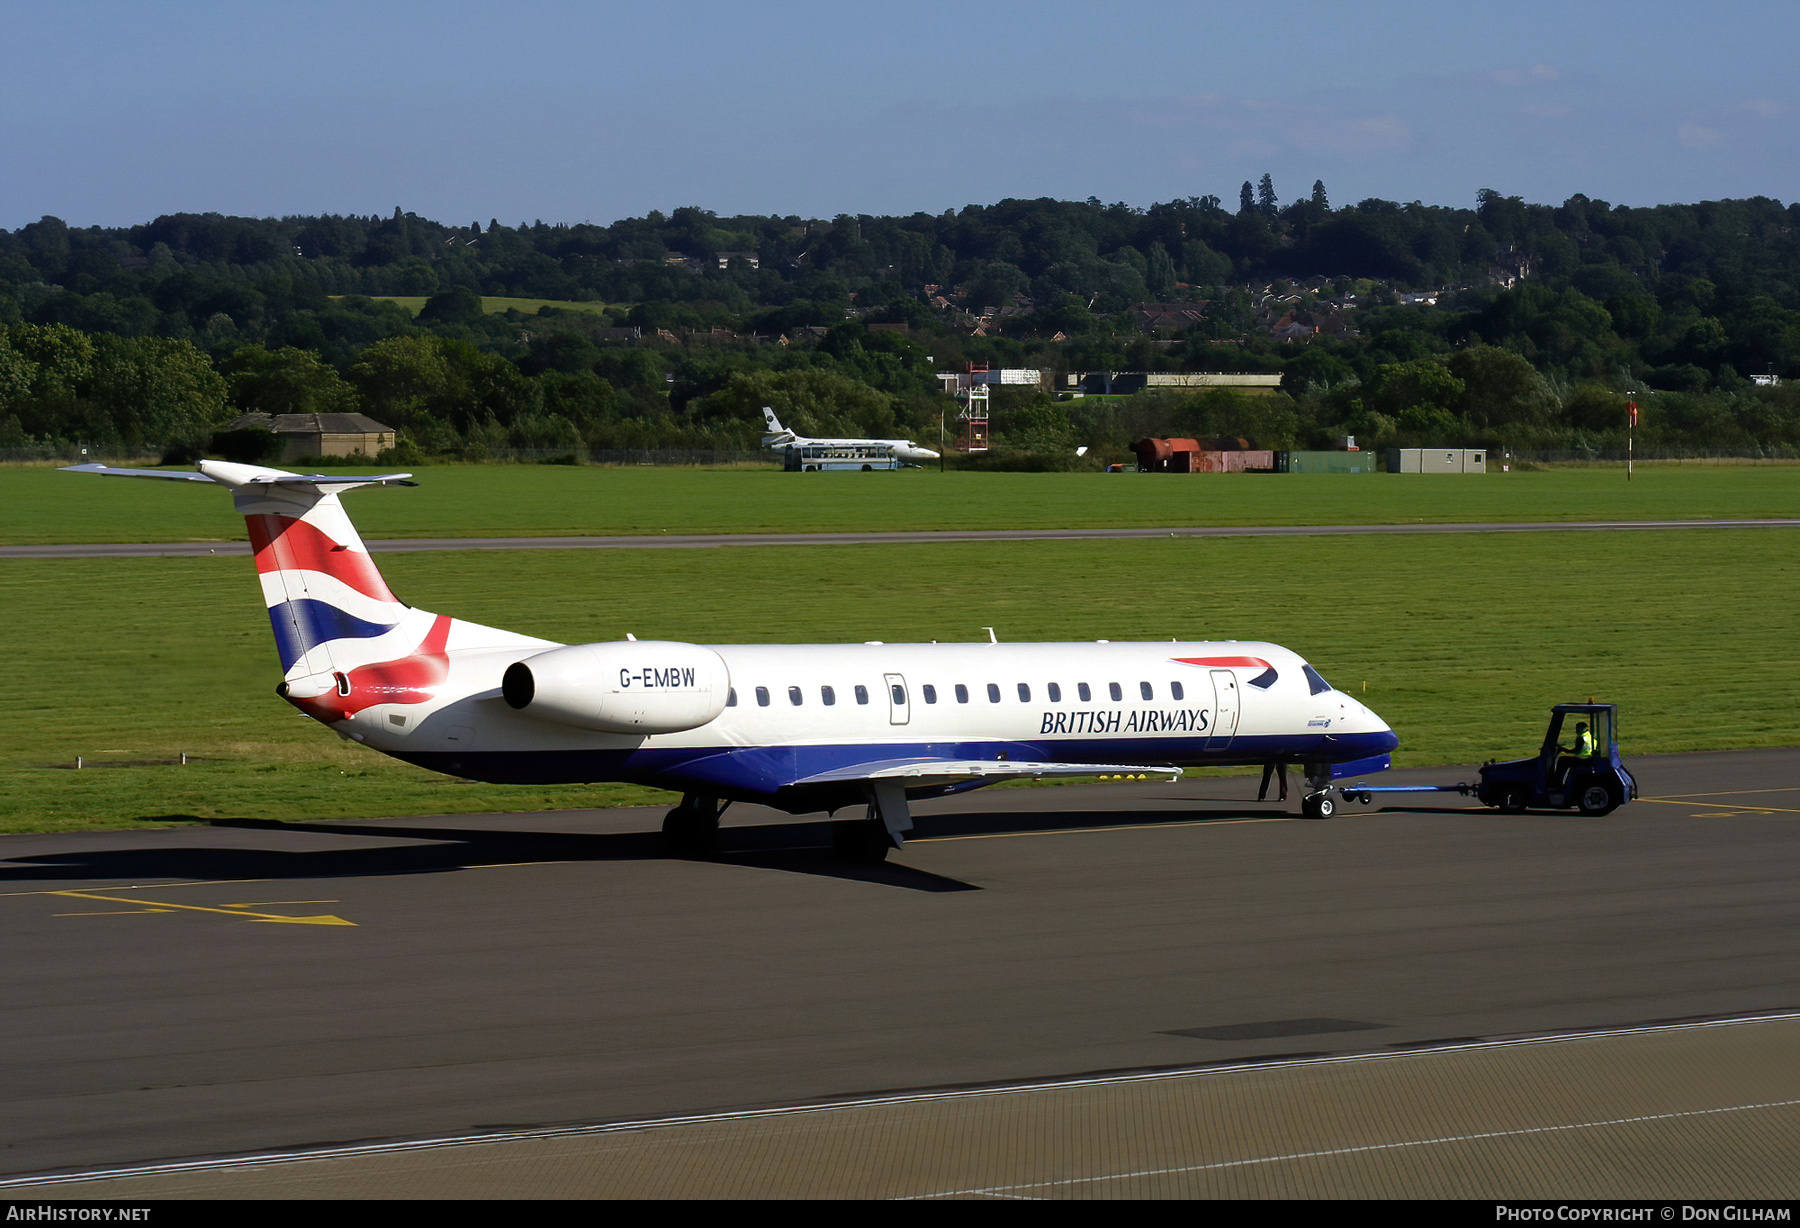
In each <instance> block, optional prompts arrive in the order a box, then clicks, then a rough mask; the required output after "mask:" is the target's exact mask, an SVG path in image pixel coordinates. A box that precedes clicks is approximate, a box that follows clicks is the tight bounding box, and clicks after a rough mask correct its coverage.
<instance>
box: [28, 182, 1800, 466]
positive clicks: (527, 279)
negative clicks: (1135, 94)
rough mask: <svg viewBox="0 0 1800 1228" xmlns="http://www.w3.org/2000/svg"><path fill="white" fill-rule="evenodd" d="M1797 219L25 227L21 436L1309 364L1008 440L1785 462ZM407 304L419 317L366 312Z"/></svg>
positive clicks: (480, 438) (496, 414)
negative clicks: (1408, 447)
mask: <svg viewBox="0 0 1800 1228" xmlns="http://www.w3.org/2000/svg"><path fill="white" fill-rule="evenodd" d="M1797 233H1800V205H1794V206H1784V205H1782V204H1780V203H1779V202H1777V201H1773V200H1768V199H1764V198H1755V199H1751V200H1743V201H1716V202H1705V203H1701V204H1693V205H1664V206H1657V207H1653V208H1625V207H1619V208H1614V207H1612V206H1609V205H1607V204H1606V203H1605V202H1603V201H1594V200H1589V199H1588V198H1586V197H1584V196H1575V197H1572V198H1570V199H1569V200H1568V201H1566V202H1564V203H1563V204H1562V205H1561V206H1555V207H1552V206H1545V205H1533V204H1527V203H1525V202H1524V201H1521V200H1520V199H1518V198H1517V197H1506V196H1501V195H1500V194H1498V193H1494V192H1483V193H1481V194H1480V197H1479V199H1478V200H1477V201H1476V203H1475V207H1474V208H1470V209H1452V208H1443V207H1435V206H1426V205H1421V204H1417V203H1413V204H1396V203H1393V202H1389V201H1381V200H1368V201H1363V202H1361V203H1359V204H1356V205H1351V206H1347V207H1344V208H1337V209H1333V208H1332V207H1331V205H1330V203H1329V200H1328V198H1327V196H1326V192H1325V188H1324V186H1323V185H1322V184H1314V185H1313V190H1312V191H1311V192H1310V193H1309V194H1308V195H1307V196H1305V197H1303V198H1301V199H1299V200H1296V201H1294V202H1293V203H1292V204H1289V205H1286V206H1282V205H1280V204H1279V202H1278V200H1277V198H1276V195H1275V190H1274V186H1273V184H1272V183H1270V181H1269V179H1268V177H1267V176H1264V177H1263V181H1262V183H1261V184H1260V185H1259V186H1258V187H1255V188H1253V187H1252V186H1251V185H1250V184H1248V183H1246V184H1245V185H1244V187H1243V190H1242V191H1241V193H1240V195H1239V199H1238V201H1237V207H1236V208H1235V209H1229V208H1226V207H1225V206H1223V205H1222V204H1221V202H1220V201H1219V200H1218V199H1217V198H1215V197H1202V198H1190V199H1187V200H1182V201H1173V202H1169V203H1167V204H1158V205H1153V206H1151V207H1149V208H1147V209H1136V208H1131V207H1128V206H1126V205H1122V204H1114V205H1103V204H1101V203H1100V202H1099V201H1097V200H1091V199H1090V200H1088V201H1085V202H1069V201H1053V200H1031V201H1019V200H1006V201H1002V202H1000V203H998V204H995V205H988V206H981V205H971V206H968V207H966V208H964V209H962V210H960V211H947V212H945V213H944V214H942V215H938V216H931V215H926V214H914V215H912V216H909V217H869V216H862V217H848V216H846V217H839V218H836V219H832V220H830V221H820V220H808V219H802V218H798V217H785V218H781V217H724V218H722V217H718V216H715V215H714V214H711V213H708V212H706V211H704V210H701V209H696V208H684V209H677V210H675V211H674V212H673V213H672V214H669V215H668V216H664V215H662V214H661V213H657V212H652V213H651V214H650V215H649V216H647V217H643V218H629V219H625V220H623V221H619V222H615V223H613V224H612V225H610V226H596V225H590V224H581V225H573V226H571V225H563V224H556V225H547V224H545V223H543V222H536V223H532V224H520V225H518V226H507V225H504V224H501V223H500V222H499V221H498V220H494V219H490V220H489V221H488V222H487V223H485V224H481V223H478V222H471V223H470V224H468V225H467V226H455V225H446V224H443V223H439V222H435V221H430V220H427V219H423V218H420V217H417V216H415V215H413V214H408V213H404V212H402V211H400V210H398V209H396V210H395V211H394V213H393V215H392V216H388V217H378V216H370V217H356V216H352V217H310V218H309V217H290V218H282V219H272V218H260V219H259V218H235V217H223V216H220V215H217V214H204V215H193V214H182V215H174V216H166V217H161V218H158V219H156V220H155V221H153V222H150V223H147V224H145V225H141V226H133V227H129V228H122V229H116V228H102V227H90V228H86V229H80V228H70V227H68V226H66V225H64V224H63V223H62V222H60V221H58V220H57V219H55V218H45V219H43V220H42V221H39V222H35V223H32V224H30V225H27V226H24V227H21V228H20V229H19V230H17V231H14V232H10V233H7V232H0V322H3V323H4V325H5V328H4V330H3V331H0V448H8V447H11V448H17V447H21V446H26V445H31V444H54V443H58V442H66V441H71V440H76V439H80V440H84V441H87V442H89V443H92V444H97V445H101V446H142V445H149V446H156V447H167V448H171V449H180V448H188V449H191V448H193V447H195V446H198V445H200V444H203V443H204V442H205V441H206V439H207V438H208V437H209V436H210V434H211V431H212V430H213V428H214V427H215V426H217V425H218V424H219V423H221V422H223V421H226V420H229V419H230V418H232V417H234V416H236V414H238V413H239V412H241V411H244V410H261V411H266V412H273V413H292V412H315V411H317V412H330V411H344V410H358V411H361V412H363V413H366V414H368V415H370V416H371V417H374V418H376V419H379V420H381V421H383V422H386V423H389V424H390V425H393V426H395V427H397V428H399V429H400V431H401V432H402V435H403V444H402V448H403V450H409V451H410V452H411V453H413V454H422V453H431V452H443V453H454V454H462V455H471V456H478V455H481V454H484V453H487V452H491V451H492V450H494V449H496V448H504V447H539V448H570V449H573V448H576V447H579V446H583V445H585V446H589V447H597V448H604V447H750V446H754V443H755V438H756V436H757V434H758V433H759V430H760V425H761V418H760V407H761V406H762V405H765V404H768V405H773V406H775V407H776V408H777V410H778V411H780V412H781V413H782V415H783V421H784V422H788V423H790V424H791V425H793V426H794V427H795V428H796V429H798V430H802V431H805V432H808V433H821V434H875V435H891V434H897V433H911V434H914V435H919V436H929V437H931V438H935V437H936V429H937V428H936V424H937V418H938V415H939V412H940V410H941V409H942V408H943V406H944V401H943V400H942V398H941V397H940V396H939V394H938V392H937V384H936V381H935V380H934V378H933V373H934V372H935V371H937V370H940V369H948V368H951V367H953V366H955V365H957V364H959V363H961V362H964V361H967V360H971V359H985V360H987V361H990V362H992V363H994V364H996V365H1005V366H1024V367H1038V368H1042V369H1046V370H1049V371H1052V372H1055V373H1056V374H1057V375H1058V376H1060V375H1061V374H1062V373H1064V372H1068V371H1086V370H1151V371H1157V370H1165V371H1166V370H1200V371H1216V370H1256V371H1268V372H1280V373H1282V375H1283V377H1284V378H1283V392H1282V394H1280V395H1277V396H1273V397H1254V398H1253V397H1244V396H1239V395H1235V394H1230V393H1211V394H1206V395H1203V396H1175V395H1168V396H1163V395H1152V396H1140V397H1137V398H1132V399H1130V400H1127V401H1122V402H1115V401H1099V400H1096V399H1092V398H1090V399H1087V400H1080V401H1066V400H1057V399H1053V398H1052V397H1051V396H1049V395H1047V394H1043V393H1037V394H1030V393H1009V394H1008V397H1007V398H1006V399H1004V400H1002V401H1001V402H999V403H997V405H996V415H995V420H994V428H995V436H996V440H997V442H999V443H1000V444H1002V445H1004V448H1003V450H1011V451H1012V452H1014V453H1022V454H1028V455H1030V456H1034V457H1036V458H1037V460H1036V461H1035V462H1034V463H1056V464H1061V463H1065V462H1069V458H1068V456H1067V454H1068V453H1070V452H1072V450H1073V447H1074V445H1076V444H1079V443H1086V444H1088V445H1090V447H1091V448H1093V449H1094V451H1095V453H1096V454H1097V455H1099V456H1100V457H1106V456H1109V455H1116V454H1118V453H1119V452H1120V451H1121V450H1122V448H1123V445H1124V443H1125V442H1126V441H1127V440H1128V439H1129V438H1132V437H1135V436H1141V435H1145V434H1159V435H1160V434H1183V435H1187V434H1233V435H1247V436H1250V437H1252V438H1253V439H1255V440H1256V441H1257V442H1258V443H1260V444H1262V445H1263V446H1269V447H1292V446H1318V445H1320V444H1322V443H1324V442H1325V441H1326V440H1327V439H1328V438H1329V437H1330V436H1332V435H1336V434H1346V433H1347V434H1355V435H1357V436H1359V437H1360V439H1361V440H1362V442H1364V443H1365V444H1369V445H1381V444H1387V443H1417V444H1459V443H1467V444H1489V445H1491V444H1495V443H1499V442H1503V441H1504V442H1508V443H1511V444H1514V445H1515V446H1524V447H1543V448H1570V449H1575V450H1586V451H1590V452H1591V451H1594V450H1598V449H1607V448H1612V447H1616V446H1618V445H1619V444H1620V443H1621V442H1622V431H1623V424H1624V414H1623V402H1624V396H1623V394H1624V393H1626V392H1627V391H1630V390H1637V391H1638V392H1639V393H1640V396H1639V401H1640V404H1642V405H1643V406H1644V414H1643V423H1642V428H1641V430H1640V433H1639V440H1640V444H1641V445H1642V446H1647V447H1651V448H1655V447H1665V448H1694V449H1735V450H1751V451H1754V450H1763V451H1768V452H1774V453H1777V454H1788V453H1791V452H1793V451H1794V450H1795V449H1796V448H1797V447H1800V394H1797V393H1796V392H1795V391H1794V389H1793V388H1792V387H1791V385H1789V384H1785V383H1784V384H1783V385H1782V386H1781V387H1769V388H1764V387H1754V386H1752V384H1751V382H1750V380H1751V377H1755V376H1767V375H1771V374H1773V375H1777V376H1781V377H1792V376H1800V239H1797V238H1796V235H1797ZM1420 292H1430V293H1429V294H1422V293H1420ZM402 295H411V296H423V297H424V298H425V299H426V302H425V305H424V308H423V310H421V311H420V312H419V314H418V316H417V318H415V317H414V316H413V314H412V312H410V311H409V310H407V309H406V308H405V307H403V306H400V305H398V304H396V303H393V302H387V301H383V300H382V299H381V298H377V297H373V296H402ZM483 296H516V297H524V298H533V299H546V300H555V301H560V302H566V303H575V302H581V303H585V304H595V303H601V304H605V307H604V310H603V311H599V312H594V311H592V310H591V309H590V310H585V311H573V310H567V309H559V308H558V307H556V306H554V305H550V306H546V307H544V308H542V309H540V310H538V311H537V312H535V313H533V314H529V315H527V314H524V313H521V312H519V311H517V310H510V311H507V312H501V313H492V314H490V313H487V312H485V311H483V309H482V302H481V300H482V297H483ZM1146 305H1149V306H1148V307H1147V306H1146ZM871 326H887V327H871ZM1055 386H1056V387H1061V383H1060V381H1058V382H1057V383H1056V384H1055ZM1069 463H1072V462H1069Z"/></svg>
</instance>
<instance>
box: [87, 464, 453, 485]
mask: <svg viewBox="0 0 1800 1228" xmlns="http://www.w3.org/2000/svg"><path fill="white" fill-rule="evenodd" d="M63 472H64V473H92V474H97V475H99V476H100V477H105V478H161V479H163V480H164V481H172V482H211V483H213V484H215V485H218V486H229V487H233V488H236V487H240V486H307V487H313V488H315V489H317V490H320V491H334V490H350V489H352V488H354V487H357V486H417V485H418V483H417V482H414V481H412V474H410V473H378V474H372V475H370V476H368V477H359V476H351V475H348V474H330V473H289V472H288V471H287V470H285V469H265V468H264V467H263V466H261V465H238V464H233V463H231V462H229V461H201V462H200V464H199V471H198V472H195V473H189V472H187V471H186V470H183V469H114V468H113V467H112V466H111V465H64V466H63Z"/></svg>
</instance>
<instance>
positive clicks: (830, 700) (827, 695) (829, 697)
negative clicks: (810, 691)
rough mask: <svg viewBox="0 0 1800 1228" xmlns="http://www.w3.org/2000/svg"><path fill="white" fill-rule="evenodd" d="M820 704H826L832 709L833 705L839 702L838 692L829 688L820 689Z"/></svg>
mask: <svg viewBox="0 0 1800 1228" xmlns="http://www.w3.org/2000/svg"><path fill="white" fill-rule="evenodd" d="M819 702H820V703H822V704H824V705H825V706H826V707H827V708H829V707H831V705H833V704H835V703H836V702H837V692H836V691H834V690H832V689H831V688H830V687H828V686H822V687H820V688H819Z"/></svg>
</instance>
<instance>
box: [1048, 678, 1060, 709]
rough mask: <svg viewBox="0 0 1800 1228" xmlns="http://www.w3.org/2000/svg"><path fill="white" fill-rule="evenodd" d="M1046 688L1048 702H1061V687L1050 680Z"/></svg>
mask: <svg viewBox="0 0 1800 1228" xmlns="http://www.w3.org/2000/svg"><path fill="white" fill-rule="evenodd" d="M1046 689H1047V690H1048V691H1049V692H1050V702H1051V703H1053V704H1059V703H1061V702H1062V688H1061V687H1059V686H1057V685H1056V684H1055V683H1054V682H1052V683H1051V684H1050V685H1049V687H1047V688H1046Z"/></svg>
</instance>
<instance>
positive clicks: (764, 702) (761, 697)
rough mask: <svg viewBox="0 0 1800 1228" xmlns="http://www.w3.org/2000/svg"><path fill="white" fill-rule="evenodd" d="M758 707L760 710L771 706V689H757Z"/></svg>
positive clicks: (761, 687) (760, 687) (764, 687)
mask: <svg viewBox="0 0 1800 1228" xmlns="http://www.w3.org/2000/svg"><path fill="white" fill-rule="evenodd" d="M756 706H757V707H759V708H766V707H768V706H769V688H768V687H766V686H759V687H757V688H756Z"/></svg>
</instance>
